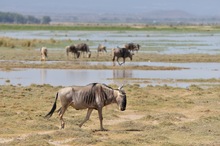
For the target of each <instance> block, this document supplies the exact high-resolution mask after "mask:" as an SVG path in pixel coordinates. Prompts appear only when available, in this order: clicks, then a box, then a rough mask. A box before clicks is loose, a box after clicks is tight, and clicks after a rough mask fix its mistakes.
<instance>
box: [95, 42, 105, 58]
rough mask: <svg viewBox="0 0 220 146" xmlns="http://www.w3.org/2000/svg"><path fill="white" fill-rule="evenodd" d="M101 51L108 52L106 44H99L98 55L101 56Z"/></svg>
mask: <svg viewBox="0 0 220 146" xmlns="http://www.w3.org/2000/svg"><path fill="white" fill-rule="evenodd" d="M100 52H106V53H107V50H106V46H104V45H101V44H99V46H98V48H97V56H99V53H100Z"/></svg>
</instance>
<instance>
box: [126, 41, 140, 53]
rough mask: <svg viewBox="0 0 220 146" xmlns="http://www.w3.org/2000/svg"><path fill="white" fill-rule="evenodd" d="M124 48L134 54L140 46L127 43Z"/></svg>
mask: <svg viewBox="0 0 220 146" xmlns="http://www.w3.org/2000/svg"><path fill="white" fill-rule="evenodd" d="M125 48H126V49H128V50H130V51H132V52H134V51H137V52H138V50H139V49H140V45H139V44H135V43H128V44H125Z"/></svg>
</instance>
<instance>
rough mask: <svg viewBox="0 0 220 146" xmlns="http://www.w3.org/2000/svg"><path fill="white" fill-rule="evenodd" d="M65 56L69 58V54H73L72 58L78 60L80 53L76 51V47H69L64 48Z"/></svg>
mask: <svg viewBox="0 0 220 146" xmlns="http://www.w3.org/2000/svg"><path fill="white" fill-rule="evenodd" d="M65 49H66V55H67V57H69V53H73V55H74V58H79V56H80V52H79V51H78V49H77V48H76V46H74V45H71V46H66V47H65Z"/></svg>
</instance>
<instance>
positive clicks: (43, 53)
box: [40, 47, 48, 61]
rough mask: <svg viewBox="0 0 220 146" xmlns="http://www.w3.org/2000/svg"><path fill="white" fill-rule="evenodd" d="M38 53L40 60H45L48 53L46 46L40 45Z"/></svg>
mask: <svg viewBox="0 0 220 146" xmlns="http://www.w3.org/2000/svg"><path fill="white" fill-rule="evenodd" d="M40 55H41V61H46V59H47V55H48V51H47V48H46V47H42V48H41V49H40Z"/></svg>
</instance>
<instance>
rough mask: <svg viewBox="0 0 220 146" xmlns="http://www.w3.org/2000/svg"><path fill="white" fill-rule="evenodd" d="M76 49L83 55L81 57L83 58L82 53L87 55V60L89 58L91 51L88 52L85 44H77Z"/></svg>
mask: <svg viewBox="0 0 220 146" xmlns="http://www.w3.org/2000/svg"><path fill="white" fill-rule="evenodd" d="M76 49H77V50H78V51H80V52H82V53H83V57H84V53H86V54H87V57H88V58H90V57H91V51H90V50H89V46H88V45H87V44H85V43H81V44H78V45H76Z"/></svg>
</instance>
